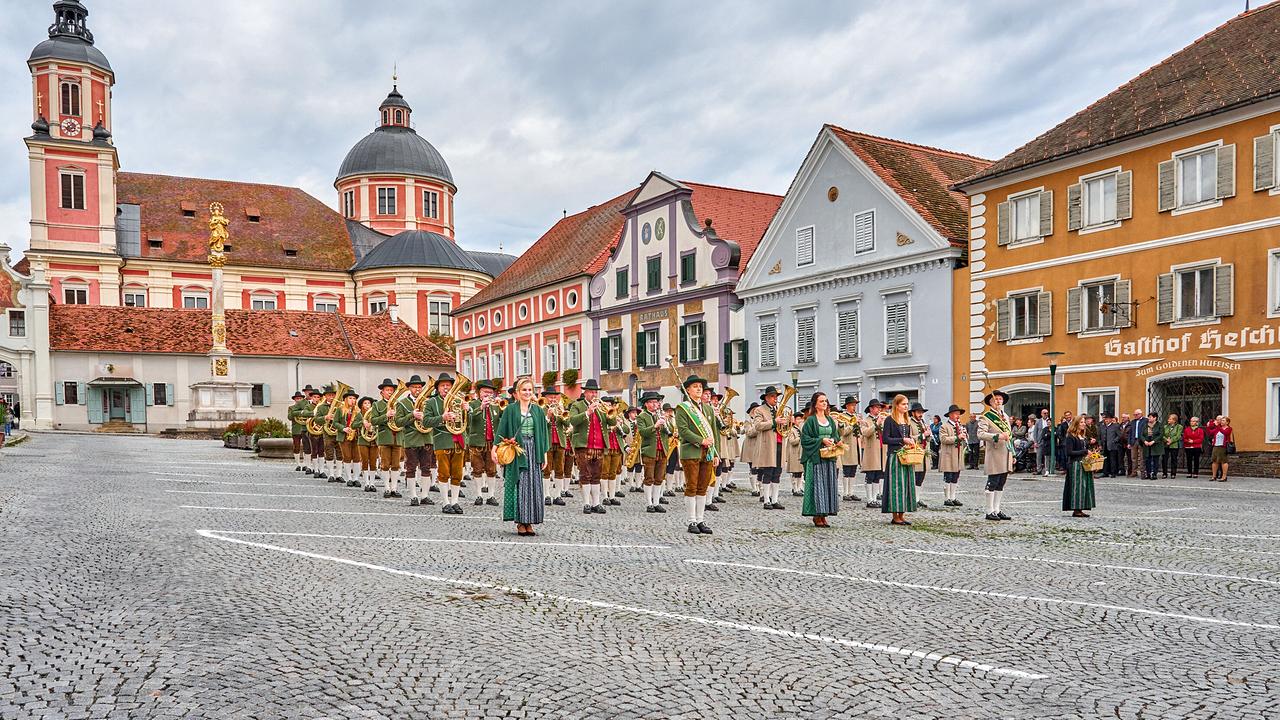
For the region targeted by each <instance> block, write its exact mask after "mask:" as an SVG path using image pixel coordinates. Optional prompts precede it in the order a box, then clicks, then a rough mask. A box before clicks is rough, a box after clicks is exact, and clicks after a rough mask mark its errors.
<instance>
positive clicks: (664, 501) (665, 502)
mask: <svg viewBox="0 0 1280 720" xmlns="http://www.w3.org/2000/svg"><path fill="white" fill-rule="evenodd" d="M658 504H659V505H669V504H670V503H668V502H667V499H666V498H664V497H660V498H658Z"/></svg>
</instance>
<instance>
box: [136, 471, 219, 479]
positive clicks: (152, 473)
mask: <svg viewBox="0 0 1280 720" xmlns="http://www.w3.org/2000/svg"><path fill="white" fill-rule="evenodd" d="M147 474H148V475H176V476H178V477H202V478H213V477H222V476H221V475H201V474H200V473H184V472H157V471H155V470H148V471H147Z"/></svg>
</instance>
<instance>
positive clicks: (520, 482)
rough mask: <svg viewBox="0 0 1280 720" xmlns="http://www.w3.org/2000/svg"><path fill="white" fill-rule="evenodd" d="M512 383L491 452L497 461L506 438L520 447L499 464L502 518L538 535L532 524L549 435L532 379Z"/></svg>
mask: <svg viewBox="0 0 1280 720" xmlns="http://www.w3.org/2000/svg"><path fill="white" fill-rule="evenodd" d="M515 387H516V393H515V395H516V399H515V401H514V402H512V403H511V404H510V405H508V406H507V409H506V410H504V411H503V413H502V419H501V420H499V421H498V430H497V432H495V433H494V435H495V438H496V440H497V441H498V443H499V444H495V445H494V449H493V454H494V461H495V462H498V449H499V446H500V444H501V443H502V441H507V440H514V441H515V442H516V444H517V447H518V448H519V450H520V451H519V452H517V453H516V455H515V457H514V458H512V459H511V461H510V462H508V463H506V464H504V465H502V473H503V492H502V501H503V502H502V519H503V520H504V521H508V522H510V521H515V524H516V532H517V534H519V535H525V536H531V535H537V533H535V532H534V531H533V526H534V525H538V524H540V523H541V522H542V517H543V511H542V506H543V497H542V473H543V470H544V467H543V464H544V463H545V462H546V457H547V450H549V449H550V447H551V439H550V434H549V431H548V425H547V416H546V415H545V414H544V413H543V412H542V408H540V407H538V406H537V405H535V404H534V402H533V395H534V390H533V380H532V379H531V378H528V377H522V378H520V379H519V380H517V381H516V386H515ZM504 459H506V458H504ZM499 464H501V463H499Z"/></svg>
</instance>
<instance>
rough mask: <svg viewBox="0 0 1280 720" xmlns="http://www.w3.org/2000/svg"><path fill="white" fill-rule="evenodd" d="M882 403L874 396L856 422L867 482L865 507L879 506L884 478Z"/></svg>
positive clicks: (863, 471)
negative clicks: (881, 439) (864, 412)
mask: <svg viewBox="0 0 1280 720" xmlns="http://www.w3.org/2000/svg"><path fill="white" fill-rule="evenodd" d="M884 417H885V416H884V405H883V404H882V403H881V402H880V401H879V400H878V399H876V398H872V399H871V402H869V403H867V408H866V415H865V416H864V417H863V418H862V420H860V421H859V422H858V424H859V426H860V428H859V432H860V433H862V474H863V477H864V479H865V480H866V483H867V507H869V508H878V507H880V483H881V481H882V480H884V461H885V460H886V459H887V458H885V456H884V445H883V444H882V443H881V442H880V435H881V432H882V431H883V429H884Z"/></svg>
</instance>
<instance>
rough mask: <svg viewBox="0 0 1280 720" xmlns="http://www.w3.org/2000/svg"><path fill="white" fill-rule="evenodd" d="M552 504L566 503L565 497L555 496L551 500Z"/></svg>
mask: <svg viewBox="0 0 1280 720" xmlns="http://www.w3.org/2000/svg"><path fill="white" fill-rule="evenodd" d="M551 504H552V505H564V498H555V499H553V500H552V501H551Z"/></svg>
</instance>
